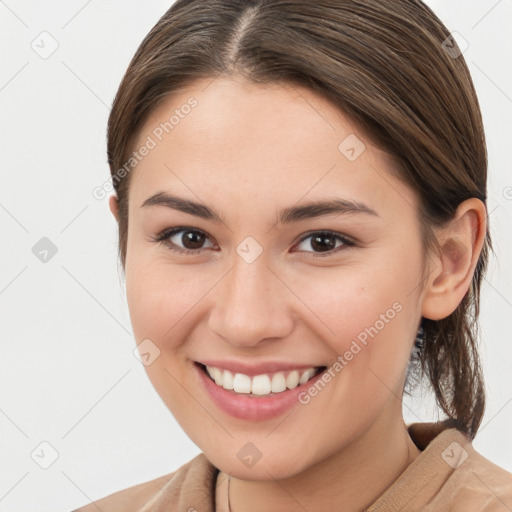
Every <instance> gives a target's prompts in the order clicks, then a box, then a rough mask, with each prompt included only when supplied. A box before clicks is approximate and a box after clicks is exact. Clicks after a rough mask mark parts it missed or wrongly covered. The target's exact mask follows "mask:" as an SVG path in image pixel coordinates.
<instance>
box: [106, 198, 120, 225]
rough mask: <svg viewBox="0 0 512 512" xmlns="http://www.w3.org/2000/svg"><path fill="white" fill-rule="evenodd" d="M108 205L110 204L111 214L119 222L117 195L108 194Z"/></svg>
mask: <svg viewBox="0 0 512 512" xmlns="http://www.w3.org/2000/svg"><path fill="white" fill-rule="evenodd" d="M108 205H109V206H110V211H111V212H112V215H113V216H114V217H115V219H116V221H117V222H119V201H118V200H117V196H115V195H114V196H110V198H109V200H108Z"/></svg>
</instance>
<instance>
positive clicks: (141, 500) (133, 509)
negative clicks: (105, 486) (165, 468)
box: [73, 453, 215, 512]
mask: <svg viewBox="0 0 512 512" xmlns="http://www.w3.org/2000/svg"><path fill="white" fill-rule="evenodd" d="M214 474H215V468H214V467H213V466H212V465H211V463H210V462H209V461H208V460H207V459H206V457H205V455H204V454H202V453H200V454H199V455H197V456H196V457H194V458H193V459H191V460H190V461H188V462H187V463H186V464H184V465H183V466H181V467H180V468H178V469H177V470H176V471H173V472H172V473H168V474H166V475H163V476H161V477H159V478H155V479H153V480H149V481H147V482H143V483H140V484H137V485H134V486H131V487H128V488H126V489H123V490H120V491H117V492H115V493H113V494H109V495H108V496H106V497H104V498H101V499H99V500H96V501H94V502H91V503H89V504H87V505H84V506H83V507H81V508H78V509H75V510H73V512H98V510H101V511H102V512H119V511H120V510H122V511H123V512H146V511H149V510H160V508H158V506H159V505H167V506H169V505H172V504H174V503H175V502H177V500H180V499H182V496H183V495H184V494H192V495H195V494H197V490H198V489H201V488H202V489H203V490H204V488H205V486H206V487H207V488H213V487H212V485H210V486H209V485H208V484H209V483H210V484H213V477H214ZM208 497H209V496H208Z"/></svg>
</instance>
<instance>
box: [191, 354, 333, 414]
mask: <svg viewBox="0 0 512 512" xmlns="http://www.w3.org/2000/svg"><path fill="white" fill-rule="evenodd" d="M194 366H195V367H196V370H197V371H198V373H199V378H200V380H201V382H202V383H203V385H204V387H205V388H206V391H207V392H208V393H209V395H210V397H211V399H212V400H213V402H214V403H215V404H216V405H217V407H219V408H220V409H221V410H222V411H224V412H226V413H227V414H230V415H231V416H234V417H235V418H239V419H242V420H248V421H265V420H268V419H271V418H275V417H277V416H279V415H281V414H283V413H285V412H286V411H288V410H289V409H291V408H292V407H293V406H294V405H298V404H300V402H299V399H298V397H299V395H300V394H301V393H302V392H304V391H306V390H307V389H308V388H309V387H310V386H312V385H313V384H314V383H315V382H316V381H317V380H318V379H320V378H321V377H322V374H323V373H324V372H320V373H318V374H317V375H315V376H314V377H313V378H312V379H310V380H308V381H307V382H305V383H304V384H301V385H300V386H297V387H296V388H294V389H287V390H286V391H283V392H281V393H278V394H276V395H273V396H249V395H243V394H240V393H235V392H234V391H232V390H228V389H224V388H222V387H221V386H217V384H215V382H214V381H213V380H212V379H211V378H210V377H209V376H208V375H207V374H206V371H205V370H204V369H203V367H202V366H200V365H199V364H198V363H195V364H194ZM324 371H325V370H324Z"/></svg>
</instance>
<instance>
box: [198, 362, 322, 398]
mask: <svg viewBox="0 0 512 512" xmlns="http://www.w3.org/2000/svg"><path fill="white" fill-rule="evenodd" d="M196 364H197V365H198V366H199V367H200V368H201V370H202V371H203V372H204V373H205V374H206V375H207V376H208V378H209V379H210V380H211V381H213V382H215V384H216V385H217V386H219V387H220V388H223V389H225V390H227V391H231V392H232V393H234V394H240V395H245V396H253V397H257V396H261V397H269V396H275V395H279V394H281V393H283V392H285V391H288V390H291V389H295V388H297V387H298V386H301V385H303V384H306V383H307V382H308V381H310V380H311V379H312V378H313V377H315V376H316V375H318V374H319V373H322V372H323V371H325V370H326V369H327V366H316V367H314V366H312V367H310V368H305V369H301V370H288V371H279V372H273V373H263V374H260V375H254V376H252V377H251V376H249V375H245V374H243V373H233V372H230V371H229V370H224V369H222V368H216V367H212V366H205V365H204V364H201V363H196Z"/></svg>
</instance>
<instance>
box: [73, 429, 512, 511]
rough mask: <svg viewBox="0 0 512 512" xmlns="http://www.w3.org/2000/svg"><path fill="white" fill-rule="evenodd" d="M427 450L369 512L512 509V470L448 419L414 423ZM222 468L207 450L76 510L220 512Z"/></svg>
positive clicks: (415, 435) (414, 436) (417, 439)
mask: <svg viewBox="0 0 512 512" xmlns="http://www.w3.org/2000/svg"><path fill="white" fill-rule="evenodd" d="M407 428H408V430H409V435H410V436H411V438H412V439H413V441H414V442H415V444H416V445H417V446H418V448H419V449H420V450H422V453H421V454H420V455H419V456H418V457H417V458H416V459H415V460H414V461H413V462H412V464H410V465H409V466H408V467H407V468H406V469H405V471H404V472H403V473H402V474H401V475H400V476H399V477H398V478H397V480H395V482H394V483H393V484H392V485H391V486H390V487H388V489H387V490H386V491H385V492H384V493H383V494H382V495H381V496H380V497H379V498H378V499H377V500H376V501H375V502H374V503H373V504H372V505H371V506H370V507H369V508H367V509H366V511H365V512H392V511H393V512H398V511H400V512H418V511H424V512H458V511H460V512H477V511H478V512H512V473H509V472H508V471H505V470H504V469H503V468H500V467H499V466H496V465H495V464H493V463H492V462H491V461H489V460H488V459H486V458H485V457H483V456H482V455H481V454H480V453H478V452H477V451H475V449H474V448H473V445H472V443H470V442H469V441H468V439H467V438H466V437H465V436H464V434H462V433H461V432H459V431H458V430H456V429H454V428H450V429H447V428H446V427H445V426H444V424H443V423H412V424H410V425H408V426H407ZM217 474H218V469H217V468H216V467H215V466H213V465H212V464H211V463H210V462H209V461H208V459H206V457H205V455H204V454H203V453H201V454H199V455H197V456H196V457H194V458H193V459H192V460H190V461H189V462H187V463H186V464H184V465H183V466H181V467H180V468H178V469H177V470H176V471H174V472H172V473H169V474H167V475H164V476H162V477H160V478H157V479H155V480H150V481H149V482H144V483H142V484H138V485H135V486H132V487H129V488H127V489H124V490H122V491H118V492H116V493H114V494H110V495H109V496H107V497H105V498H102V499H100V500H98V501H95V502H94V503H90V504H89V505H86V506H84V507H82V508H80V509H77V510H75V511H73V512H98V511H101V512H149V511H151V512H194V511H195V512H214V511H215V485H216V478H217Z"/></svg>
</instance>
